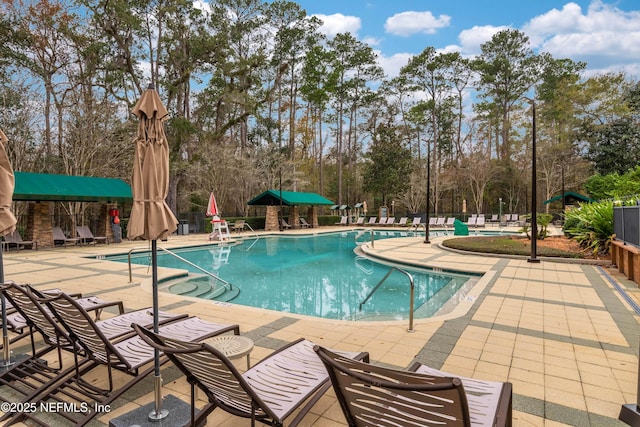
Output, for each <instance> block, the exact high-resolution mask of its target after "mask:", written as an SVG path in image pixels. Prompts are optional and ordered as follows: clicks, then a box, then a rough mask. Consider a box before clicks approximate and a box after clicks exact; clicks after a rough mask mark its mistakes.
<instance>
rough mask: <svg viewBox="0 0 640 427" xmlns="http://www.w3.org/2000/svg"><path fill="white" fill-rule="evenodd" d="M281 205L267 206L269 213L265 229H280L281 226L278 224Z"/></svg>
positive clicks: (265, 220)
mask: <svg viewBox="0 0 640 427" xmlns="http://www.w3.org/2000/svg"><path fill="white" fill-rule="evenodd" d="M279 209H280V207H279V206H267V215H266V217H265V219H264V230H265V231H279V230H280V226H279V225H278V211H279Z"/></svg>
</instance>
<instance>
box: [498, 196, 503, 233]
mask: <svg viewBox="0 0 640 427" xmlns="http://www.w3.org/2000/svg"><path fill="white" fill-rule="evenodd" d="M501 225H502V197H500V198H499V199H498V227H500V226H501Z"/></svg>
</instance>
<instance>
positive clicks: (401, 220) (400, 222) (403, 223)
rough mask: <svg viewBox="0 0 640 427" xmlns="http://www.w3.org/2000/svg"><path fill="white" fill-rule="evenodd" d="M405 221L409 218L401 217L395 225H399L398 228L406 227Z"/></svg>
mask: <svg viewBox="0 0 640 427" xmlns="http://www.w3.org/2000/svg"><path fill="white" fill-rule="evenodd" d="M407 221H409V218H407V217H406V216H403V217H402V218H400V221H398V224H397V225H399V226H400V227H406V226H407Z"/></svg>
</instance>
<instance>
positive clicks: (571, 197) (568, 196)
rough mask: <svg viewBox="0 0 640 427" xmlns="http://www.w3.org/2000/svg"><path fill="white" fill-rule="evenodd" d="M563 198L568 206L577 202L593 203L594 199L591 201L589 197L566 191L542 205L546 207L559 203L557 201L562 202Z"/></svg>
mask: <svg viewBox="0 0 640 427" xmlns="http://www.w3.org/2000/svg"><path fill="white" fill-rule="evenodd" d="M563 196H564V203H565V204H566V205H571V204H574V203H576V202H587V203H591V202H593V199H590V198H588V197H587V196H583V195H582V194H578V193H574V192H573V191H565V192H564V194H558V195H557V196H554V197H552V198H550V199H549V200H545V201H544V202H542V203H543V204H545V205H546V204H549V203H553V202H557V201H560V202H561V201H562V197H563Z"/></svg>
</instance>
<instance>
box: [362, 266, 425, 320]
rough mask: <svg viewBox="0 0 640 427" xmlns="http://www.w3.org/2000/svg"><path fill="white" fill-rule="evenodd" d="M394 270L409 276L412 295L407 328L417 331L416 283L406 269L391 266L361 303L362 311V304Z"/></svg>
mask: <svg viewBox="0 0 640 427" xmlns="http://www.w3.org/2000/svg"><path fill="white" fill-rule="evenodd" d="M394 270H396V271H398V272H400V273H402V274H404V275H405V276H407V277H408V278H409V285H410V286H411V292H410V297H409V298H410V301H409V329H407V332H415V330H414V329H413V304H414V302H413V296H414V292H415V286H414V283H413V276H412V275H411V274H409V272H408V271H405V270H403V269H401V268H398V267H391V268H390V269H389V271H387V274H385V276H384V277H383V278H382V280H380V281H379V282H378V284H377V285H375V286H374V287H373V289H372V290H371V292H369V295H367V297H366V298H365V299H364V300H363V301H362V302H361V303H360V311H362V306H363V305H364V304H365V303H366V302H367V301H368V300H369V298H371V295H373V293H374V292H375V291H377V290H378V288H379V287H380V285H382V284H383V283H384V281H385V280H387V278H388V277H389V276H390V275H391V273H393V271H394Z"/></svg>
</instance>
